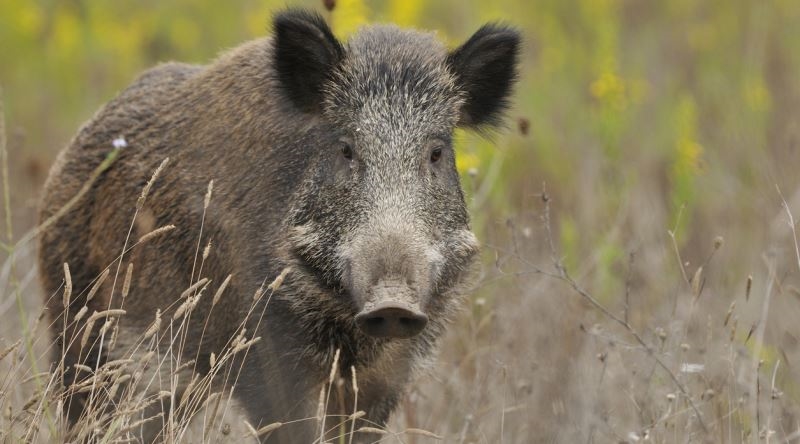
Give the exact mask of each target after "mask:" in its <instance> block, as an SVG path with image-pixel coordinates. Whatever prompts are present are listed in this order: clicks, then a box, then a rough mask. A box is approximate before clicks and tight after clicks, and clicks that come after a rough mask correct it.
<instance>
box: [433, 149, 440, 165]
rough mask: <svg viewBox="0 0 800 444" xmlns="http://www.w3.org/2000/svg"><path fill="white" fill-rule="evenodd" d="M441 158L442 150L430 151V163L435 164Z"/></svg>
mask: <svg viewBox="0 0 800 444" xmlns="http://www.w3.org/2000/svg"><path fill="white" fill-rule="evenodd" d="M441 158H442V148H441V147H437V148H434V149H433V151H431V163H436V162H438V161H439V159H441Z"/></svg>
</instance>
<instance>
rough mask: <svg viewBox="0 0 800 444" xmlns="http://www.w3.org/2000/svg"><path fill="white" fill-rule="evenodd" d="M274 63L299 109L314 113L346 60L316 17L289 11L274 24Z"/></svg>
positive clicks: (276, 18) (335, 41) (279, 15)
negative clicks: (328, 82) (335, 71)
mask: <svg viewBox="0 0 800 444" xmlns="http://www.w3.org/2000/svg"><path fill="white" fill-rule="evenodd" d="M273 29H274V32H275V37H274V38H275V44H274V46H275V49H274V55H273V62H274V66H275V71H276V73H277V76H278V80H279V81H280V84H281V86H282V87H283V89H284V91H285V92H286V94H287V96H288V98H289V99H290V100H291V101H292V102H293V103H294V105H295V106H297V107H298V108H299V109H301V110H302V111H305V112H315V111H318V110H319V109H320V106H321V103H322V87H323V85H324V83H325V81H326V80H327V79H328V78H329V76H330V74H331V72H332V70H333V69H334V68H335V67H336V65H337V64H338V63H339V62H340V61H341V60H342V59H343V58H344V48H343V47H342V44H341V43H339V41H338V40H337V39H336V37H335V36H334V35H333V32H331V29H330V28H329V27H328V25H327V23H325V20H324V19H323V18H322V16H320V15H319V14H317V13H314V12H311V11H306V10H303V9H289V10H287V11H284V12H281V13H279V14H277V15H276V16H275V18H274V20H273Z"/></svg>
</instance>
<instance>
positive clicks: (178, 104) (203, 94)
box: [40, 10, 519, 442]
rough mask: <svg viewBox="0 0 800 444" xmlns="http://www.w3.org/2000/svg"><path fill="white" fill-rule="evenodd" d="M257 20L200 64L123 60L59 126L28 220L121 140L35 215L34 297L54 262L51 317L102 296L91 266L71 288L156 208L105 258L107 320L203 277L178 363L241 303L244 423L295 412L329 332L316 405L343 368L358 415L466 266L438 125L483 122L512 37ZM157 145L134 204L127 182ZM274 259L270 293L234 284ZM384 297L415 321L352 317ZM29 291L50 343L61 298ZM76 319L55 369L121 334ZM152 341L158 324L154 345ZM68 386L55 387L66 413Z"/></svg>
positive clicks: (491, 109)
mask: <svg viewBox="0 0 800 444" xmlns="http://www.w3.org/2000/svg"><path fill="white" fill-rule="evenodd" d="M274 27H275V37H272V38H265V39H260V40H255V41H251V42H249V43H246V44H244V45H242V46H240V47H238V48H235V49H233V50H231V51H229V52H227V53H225V54H223V55H222V56H221V57H219V58H218V59H217V60H216V61H214V62H213V63H211V64H210V65H207V66H193V65H186V64H178V63H168V64H163V65H160V66H158V67H155V68H153V69H151V70H149V71H147V72H145V73H144V74H143V75H142V76H141V77H139V78H138V79H137V80H136V81H135V82H134V83H133V85H131V86H130V87H128V88H127V89H126V90H124V91H123V92H122V93H121V94H120V95H119V96H117V97H116V98H114V99H113V100H112V101H110V102H109V103H108V104H107V105H106V106H105V107H103V108H102V109H101V110H100V111H99V112H98V113H97V115H96V116H94V117H93V118H92V119H91V120H90V121H89V122H88V123H87V124H86V125H84V126H83V127H82V128H81V130H80V131H79V133H78V135H77V136H76V137H75V139H74V140H73V141H72V142H71V144H70V146H69V147H68V148H67V149H65V150H64V151H63V152H61V154H60V155H59V157H58V159H57V161H56V163H55V165H54V166H53V168H52V171H51V173H50V176H49V178H48V181H47V184H46V186H45V192H44V197H43V200H42V211H41V217H42V218H43V219H46V218H48V217H50V216H51V215H53V214H55V212H56V211H57V210H58V209H59V208H61V207H62V206H64V205H65V204H66V203H67V202H68V201H69V200H70V198H72V197H73V196H74V195H76V194H77V193H78V191H79V190H80V188H81V187H82V186H83V184H84V183H86V182H87V180H89V177H90V174H91V173H92V171H93V170H94V169H95V168H96V167H97V166H98V165H99V164H100V163H101V162H102V161H103V159H104V158H105V157H106V156H107V155H108V153H109V151H110V150H111V149H112V148H111V143H112V140H114V139H117V138H124V140H125V141H126V144H127V147H125V148H122V149H121V150H120V151H119V153H118V158H117V159H116V160H115V161H114V162H113V163H112V164H111V166H110V168H109V169H108V170H106V171H104V172H103V173H102V175H101V176H100V177H99V179H98V180H97V181H96V182H95V183H94V184H93V186H92V187H91V189H90V190H89V192H88V193H87V194H86V195H85V196H84V197H83V198H82V199H81V200H80V201H79V202H78V203H77V204H76V205H75V206H74V207H73V208H72V209H71V210H70V211H69V212H68V213H67V214H66V215H65V216H63V217H61V218H59V219H58V220H57V221H56V223H55V224H53V225H52V226H50V227H49V228H48V229H47V230H46V231H45V232H44V233H43V235H42V237H41V243H40V247H41V248H40V268H41V275H42V280H43V282H44V287H45V290H46V292H47V294H49V295H50V294H55V293H56V292H58V291H59V288H60V286H61V285H62V283H63V271H62V270H63V268H62V264H63V263H64V262H68V263H69V265H70V269H71V270H72V281H73V285H74V288H75V292H74V296H73V298H72V301H71V303H70V308H69V310H68V316H69V319H70V320H71V319H74V316H75V315H76V313H77V312H78V310H80V308H81V307H83V306H84V305H88V308H89V312H90V313H91V312H92V310H97V311H101V310H104V309H107V308H109V307H111V308H116V307H119V304H120V302H121V297H120V294H119V291H120V290H119V288H120V285H119V284H117V286H116V289H115V290H114V293H113V297H112V289H111V284H112V282H113V279H108V280H107V281H106V283H105V284H104V286H103V288H101V291H100V292H99V293H98V295H97V296H96V297H95V298H94V299H92V300H91V301H89V302H88V304H87V301H86V297H85V294H86V289H88V288H89V287H91V285H92V282H93V280H94V279H95V278H96V277H97V276H98V275H100V273H101V272H102V271H103V269H104V268H106V267H108V266H111V270H112V275H113V271H114V270H115V269H116V267H117V265H118V262H117V257H118V256H119V254H120V252H121V251H122V248H123V245H124V244H125V240H126V237H127V236H128V231H129V228H130V227H131V224H132V221H133V225H132V226H133V232H132V233H131V235H130V238H131V239H133V240H135V239H138V238H139V237H141V236H142V235H144V234H146V233H148V232H150V231H151V230H153V229H155V228H157V227H161V226H165V225H168V224H174V225H176V227H177V228H176V229H175V230H173V231H171V232H169V233H166V234H164V235H161V236H158V237H155V238H153V239H151V240H150V241H148V242H146V243H144V244H142V245H141V246H137V247H135V248H134V249H133V250H131V251H130V252H129V253H127V254H126V255H125V257H124V259H123V262H124V264H123V265H127V263H128V262H132V263H133V267H134V273H133V281H132V285H131V291H130V294H129V295H128V296H127V299H126V301H125V306H124V309H125V310H126V311H127V314H125V315H124V316H122V317H121V318H120V319H119V320H118V322H119V328H120V332H119V342H120V343H121V344H133V343H135V342H136V341H137V340H139V339H140V338H141V335H142V333H143V332H144V331H145V330H146V329H147V327H148V326H149V325H150V324H151V323H152V321H153V318H154V314H155V311H156V309H157V308H158V309H161V310H162V312H163V318H164V319H165V320H169V319H171V317H172V315H173V312H174V310H175V308H176V306H177V305H178V304H179V303H180V301H179V302H178V303H176V300H177V299H178V297H179V295H180V294H181V292H182V291H183V290H184V289H186V288H187V287H188V286H189V285H191V284H192V283H194V282H196V281H197V280H198V279H199V278H200V277H206V278H208V279H210V280H211V282H212V284H211V287H210V288H211V289H210V290H206V294H204V296H203V297H202V298H201V299H200V303H199V304H198V306H197V307H196V308H195V310H194V311H193V313H192V315H191V321H190V323H189V326H188V328H189V331H190V332H191V333H192V334H191V335H189V336H188V337H187V339H186V344H185V346H184V355H185V356H184V357H183V360H184V361H187V360H189V359H194V358H195V357H197V364H196V371H197V372H200V373H204V372H208V371H209V364H208V362H209V358H210V355H211V354H212V353H215V354H216V356H221V355H222V354H223V353H224V349H225V347H226V344H227V343H228V341H229V339H230V338H232V337H234V336H236V335H237V334H239V333H240V331H241V329H240V328H239V326H240V325H241V323H242V322H243V321H244V320H245V317H246V315H247V313H248V312H252V313H255V315H252V316H250V317H249V318H247V320H246V321H244V322H245V324H246V325H247V332H248V333H247V336H248V337H254V336H258V337H260V338H261V340H260V341H259V342H257V343H256V344H255V345H254V346H253V347H252V348H251V349H250V350H249V351H248V353H247V358H246V361H245V362H244V366H243V367H242V371H241V374H240V376H239V378H238V381H237V383H236V386H235V388H234V398H235V399H236V401H237V402H238V403H239V404H240V405H241V406H243V409H244V410H245V411H246V413H247V416H248V420H249V422H250V423H251V424H253V425H254V426H256V427H259V426H264V425H266V424H269V423H272V422H275V421H283V422H287V421H291V420H293V419H299V418H309V417H314V416H315V413H316V410H317V399H318V394H319V391H320V388H321V387H322V386H323V384H324V383H325V382H326V380H327V378H328V372H329V371H330V368H331V364H332V361H333V356H334V353H335V351H336V350H337V349H339V350H340V351H341V355H340V359H339V369H340V372H339V376H341V377H342V378H343V380H344V381H347V383H346V384H345V385H344V389H343V390H342V392H341V393H342V394H343V395H344V398H342V399H340V398H339V392H338V391H337V390H333V398H332V400H331V401H330V402H329V408H328V413H331V414H341V413H345V414H347V413H350V412H352V408H353V393H352V387H351V385H350V383H349V381H350V380H351V374H350V373H351V372H350V368H351V366H353V367H355V369H356V373H357V378H358V386H359V394H358V409H360V410H364V411H365V412H366V416H365V417H364V418H363V419H362V420H361V424H368V422H367V421H369V424H373V425H374V424H378V425H382V424H385V423H386V421H387V420H388V418H389V415H390V413H391V412H392V410H393V409H394V408H395V407H396V405H397V403H398V401H399V399H400V398H401V396H402V393H403V391H404V388H405V387H406V385H407V384H408V382H409V381H410V379H411V378H412V377H413V375H414V373H415V371H416V370H417V369H419V368H420V367H422V366H423V365H424V364H425V363H426V362H427V361H428V360H429V359H430V357H431V356H432V351H433V348H434V346H435V343H436V340H437V338H438V337H439V336H440V335H441V334H442V332H443V330H444V327H445V324H446V322H447V320H448V319H449V318H450V317H451V315H452V314H453V312H454V310H455V309H456V308H457V307H458V301H459V296H460V295H461V294H462V293H463V292H464V290H465V287H466V285H467V284H468V282H469V277H470V275H471V273H470V270H472V269H473V268H474V263H475V257H476V253H477V251H478V244H477V241H476V239H475V236H474V235H473V234H472V232H471V231H470V229H469V218H468V214H467V211H466V206H465V202H464V197H463V194H462V191H461V187H460V184H459V178H458V173H457V171H456V168H455V153H454V152H453V149H452V135H453V130H454V128H455V127H457V126H459V125H461V126H468V127H474V128H480V127H486V126H492V125H494V124H496V123H498V122H499V118H500V116H501V114H502V111H503V110H504V109H505V107H506V100H507V98H508V95H509V93H510V89H511V85H512V84H513V82H514V80H515V72H516V57H517V51H518V46H519V37H518V35H517V33H516V32H515V31H514V30H512V29H509V28H506V27H503V26H497V25H487V26H485V27H484V28H481V30H480V31H478V32H477V33H476V34H475V35H474V36H473V37H472V38H471V39H470V40H469V41H468V42H467V43H465V44H464V45H463V46H461V47H460V48H458V49H456V50H453V51H448V50H447V49H446V48H445V47H444V46H443V45H442V44H441V43H439V42H438V41H437V40H436V39H435V38H434V35H433V34H428V33H421V32H418V31H413V30H403V29H399V28H397V27H394V26H384V25H375V26H368V27H365V28H363V29H362V30H360V31H359V32H358V33H357V34H356V35H354V36H353V37H352V38H351V39H350V40H349V41H348V42H347V43H346V44H341V43H339V42H338V41H337V40H335V39H334V38H333V36H332V34H331V33H330V31H329V30H328V28H327V25H325V24H324V21H323V20H322V19H321V18H320V17H319V16H318V15H316V14H313V13H308V12H305V11H298V10H289V11H286V12H283V13H281V14H279V15H277V16H276V18H275V25H274ZM167 157H168V158H169V163H168V165H167V167H166V169H165V170H164V171H163V172H162V173H161V175H160V177H159V178H158V180H157V181H156V182H155V184H154V186H153V188H152V190H151V192H150V194H149V196H148V197H147V200H146V203H145V206H144V208H143V209H142V211H140V212H139V214H138V215H137V216H136V218H135V221H134V212H135V204H136V201H137V198H138V197H139V195H140V193H141V191H142V188H143V186H144V185H145V183H146V182H147V180H148V179H149V178H150V176H151V174H152V172H153V170H155V168H156V167H157V166H158V165H159V164H160V163H161V162H162V160H163V159H165V158H167ZM212 179H213V181H214V187H213V194H212V198H211V201H210V205H209V207H208V208H207V210H205V211H204V195H205V192H206V188H207V184H208V182H209V181H210V180H212ZM201 220H203V231H202V236H201V233H200V226H201ZM201 237H202V239H201ZM209 241H210V242H211V245H212V248H211V250H210V251H211V252H210V255H209V257H208V258H207V259H206V260H205V261H204V263H203V264H202V273H198V272H197V268H198V267H197V264H195V259H196V254H197V253H196V251H197V249H198V244H199V245H200V249H201V250H202V246H204V245H205V244H206V243H207V242H209ZM131 243H132V242H129V243H128V245H129V246H130V245H131ZM124 268H125V267H124V266H123V267H122V269H123V270H124ZM286 268H288V270H289V272H288V274H287V275H286V279H285V280H284V282H283V284H282V285H281V287H280V288H279V289H278V291H276V292H275V294H274V295H272V297H271V298H267V297H264V298H262V299H261V300H260V302H259V303H258V304H257V305H256V307H255V308H254V309H253V307H252V301H253V294H254V293H255V291H256V290H257V289H258V288H263V287H264V284H265V282H266V283H269V282H270V281H272V280H273V279H274V278H275V277H276V276H278V275H279V274H280V273H281V271H282V270H284V269H286ZM193 271H194V276H193ZM229 274H232V275H233V277H232V279H231V283H230V285H229V287H228V288H227V290H226V291H225V293H224V295H223V298H222V302H221V303H220V304H219V305H217V306H216V307H213V309H212V306H211V294H213V291H214V290H215V289H216V288H217V286H218V285H219V284H221V283H222V282H223V280H225V278H226V276H228V275H229ZM120 279H121V277H120ZM267 292H269V290H267ZM394 297H396V298H399V299H402V300H403V303H407V304H410V305H409V306H412V305H413V306H414V307H418V308H419V310H421V311H422V312H423V313H424V314H425V315H426V316H427V318H428V319H429V322H428V324H427V326H425V328H424V329H423V330H422V331H421V332H420V333H419V334H417V335H415V336H413V337H411V338H405V339H394V338H378V337H373V336H370V335H367V334H365V333H364V332H363V331H361V330H360V329H359V327H358V326H357V325H356V323H355V322H354V316H355V315H356V314H358V313H359V312H363V311H365V310H368V309H369V307H370V306H371V305H374V304H375V303H377V302H379V301H380V300H384V299H387V298H388V299H391V298H394ZM267 300H269V302H268V306H266V309H265V306H264V304H267ZM47 305H48V309H49V312H50V314H51V317H52V320H53V321H54V323H53V333H54V335H55V336H56V337H57V347H55V348H56V349H57V350H56V356H55V358H56V361H58V359H60V358H61V346H62V344H63V337H62V335H61V333H62V331H64V326H63V316H62V312H63V307H62V306H61V300H60V298H59V297H51V298H50V299H49V300H48V304H47ZM264 309H265V310H264ZM262 311H263V312H264V313H265V314H264V316H263V319H260V316H259V315H260V313H262ZM206 319H208V321H207V322H208V325H207V326H205V330H204V323H205V322H206ZM165 324H166V322H165ZM83 325H84V324H83V323H81V324H80V325H77V326H72V325H71V324H68V327H69V328H67V329H66V331H67V338H69V337H71V336H78V337H79V336H81V335H82V334H83V332H82V328H83ZM98 329H99V325H97V326H95V330H94V331H93V333H92V340H93V341H94V342H92V341H90V343H94V344H95V346H94V347H93V348H92V349H91V350H89V352H88V353H87V351H86V350H84V351H83V352H81V351H80V350H79V348H78V347H77V345H76V344H75V343H74V342H73V343H71V345H70V344H67V347H66V350H67V351H66V355H65V356H64V357H63V358H64V360H65V364H66V383H67V384H69V383H70V382H72V381H73V380H76V379H77V376H76V375H75V373H74V370H73V367H72V366H73V365H74V364H76V363H86V364H88V365H90V366H94V365H95V364H96V363H97V362H98V360H99V362H100V363H102V362H105V361H106V360H111V359H117V358H119V357H120V356H123V355H124V354H125V353H130V350H125V347H121V346H120V345H117V347H116V348H114V349H113V350H109V347H106V348H103V349H102V350H101V349H100V348H99V347H97V345H96V344H97V337H98V335H99V333H98V331H97V330H98ZM162 330H163V328H162ZM202 332H204V333H202ZM201 333H202V334H201ZM168 343H169V341H168V340H166V341H162V345H161V346H160V347H161V349H162V351H163V349H165V348H166V347H167V346H168ZM167 370H169V369H167ZM168 377H169V375H168V374H167V376H165V378H168ZM184 379H186V380H187V381H188V379H189V378H184ZM217 383H218V384H220V387H219V388H220V389H223V388H229V387H222V386H221V384H222V382H221V381H217ZM156 390H158V389H157V388H156ZM85 402H86V399H85V398H81V396H80V395H75V396H73V398H72V400H71V403H70V404H69V417H70V419H71V421H72V422H73V423H75V422H77V421H78V420H79V418H80V417H81V415H82V414H84V413H85V412H84V411H83V408H84V404H85ZM340 406H344V408H345V411H344V412H342V411H340V410H339V409H340ZM165 408H168V407H165ZM154 423H155V424H154ZM162 427H163V423H162V422H161V421H155V422H152V423H150V425H148V426H147V427H144V428H143V430H141V431H140V433H139V435H138V436H139V437H140V438H142V440H144V441H153V440H159V439H161V438H162V436H163V435H162V434H161V433H162V432H161V429H162ZM316 427H317V423H316V422H315V421H301V422H296V423H294V424H291V425H285V426H283V427H281V428H280V429H278V430H276V431H275V432H273V433H272V434H271V435H268V437H269V438H268V439H267V438H266V437H265V440H268V441H269V442H311V441H312V440H313V439H314V438H313V437H314V436H315V434H316V433H318V432H317V431H316Z"/></svg>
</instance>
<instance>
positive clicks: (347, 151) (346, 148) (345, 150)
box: [342, 142, 353, 160]
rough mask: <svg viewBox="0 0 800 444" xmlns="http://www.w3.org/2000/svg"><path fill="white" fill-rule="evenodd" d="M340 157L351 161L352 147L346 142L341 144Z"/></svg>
mask: <svg viewBox="0 0 800 444" xmlns="http://www.w3.org/2000/svg"><path fill="white" fill-rule="evenodd" d="M342 156H344V158H345V159H347V160H351V159H352V158H353V147H352V146H351V145H350V143H348V142H342Z"/></svg>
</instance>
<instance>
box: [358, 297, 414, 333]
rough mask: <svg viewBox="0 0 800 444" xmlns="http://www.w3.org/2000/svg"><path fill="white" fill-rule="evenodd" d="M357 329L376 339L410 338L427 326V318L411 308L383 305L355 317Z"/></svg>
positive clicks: (389, 304)
mask: <svg viewBox="0 0 800 444" xmlns="http://www.w3.org/2000/svg"><path fill="white" fill-rule="evenodd" d="M356 323H357V324H358V327H359V328H360V329H361V330H362V331H363V332H364V333H366V334H368V335H370V336H373V337H376V338H410V337H412V336H416V335H417V334H419V333H420V332H421V331H422V330H423V329H424V328H425V326H426V325H427V324H428V317H427V316H426V315H425V314H424V313H422V312H420V311H419V310H416V309H415V308H413V307H410V306H406V305H405V304H398V303H391V302H389V303H383V304H379V305H378V306H376V307H374V308H373V309H371V310H369V311H362V312H361V313H359V314H358V315H356Z"/></svg>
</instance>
